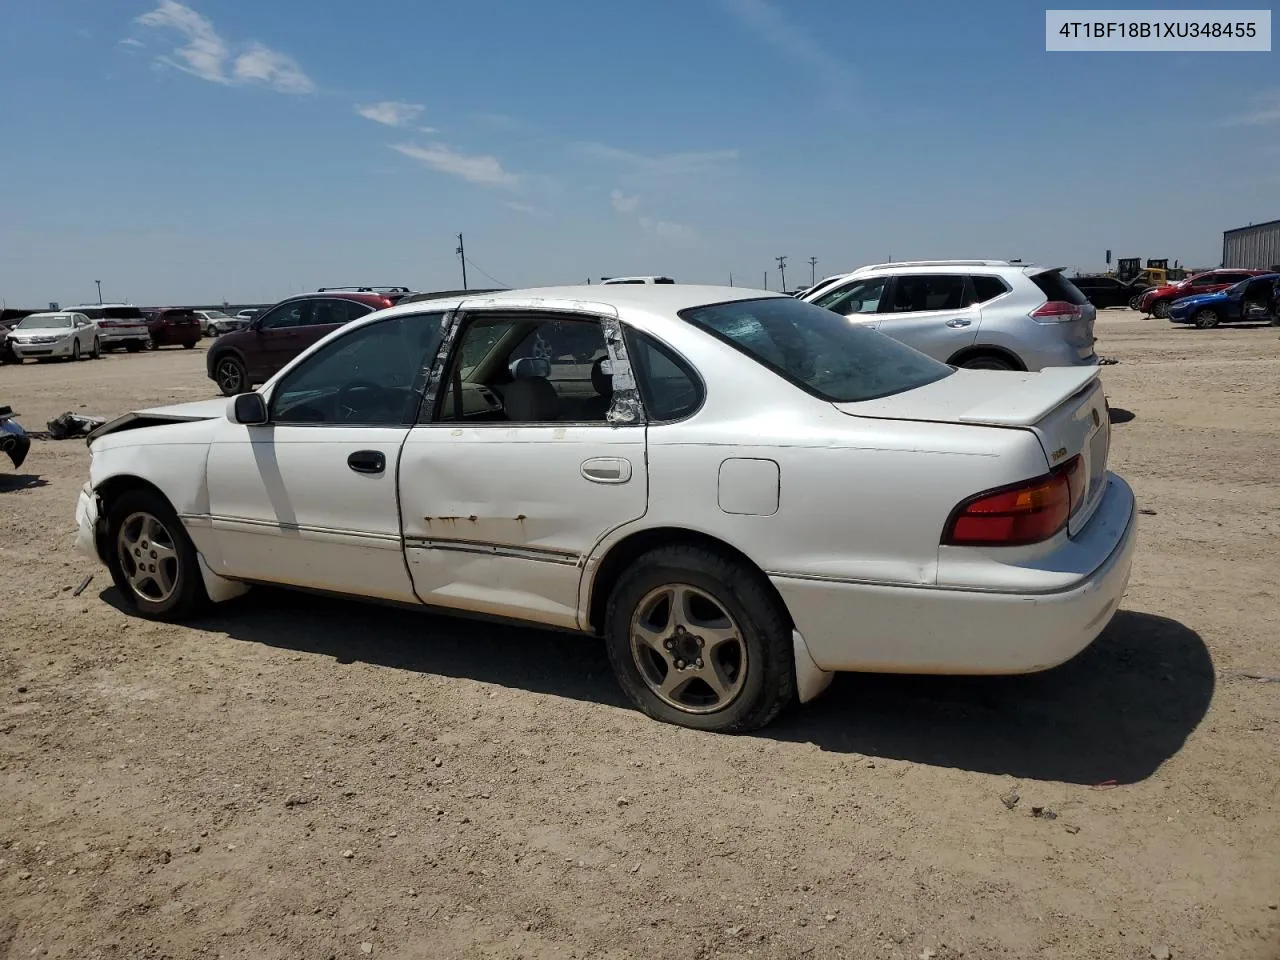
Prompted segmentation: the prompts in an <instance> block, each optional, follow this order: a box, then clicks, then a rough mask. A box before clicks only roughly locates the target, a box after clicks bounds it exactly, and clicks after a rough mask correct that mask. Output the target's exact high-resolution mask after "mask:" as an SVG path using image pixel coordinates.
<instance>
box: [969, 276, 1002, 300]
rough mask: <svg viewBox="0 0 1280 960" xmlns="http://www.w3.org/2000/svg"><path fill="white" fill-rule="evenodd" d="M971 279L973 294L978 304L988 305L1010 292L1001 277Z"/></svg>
mask: <svg viewBox="0 0 1280 960" xmlns="http://www.w3.org/2000/svg"><path fill="white" fill-rule="evenodd" d="M970 279H972V280H973V292H974V295H975V296H976V297H977V302H978V303H986V302H987V301H988V300H994V299H995V298H996V297H999V296H1001V295H1003V294H1006V293H1008V292H1009V288H1008V287H1006V286H1005V285H1004V281H1003V280H1001V279H1000V278H999V277H971V278H970Z"/></svg>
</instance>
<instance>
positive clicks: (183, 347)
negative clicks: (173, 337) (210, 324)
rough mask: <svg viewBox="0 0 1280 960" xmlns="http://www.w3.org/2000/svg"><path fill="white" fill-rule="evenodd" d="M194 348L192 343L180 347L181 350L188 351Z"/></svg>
mask: <svg viewBox="0 0 1280 960" xmlns="http://www.w3.org/2000/svg"><path fill="white" fill-rule="evenodd" d="M194 346H195V343H193V342H189V343H184V344H183V345H182V349H183V350H190V349H192V348H193V347H194Z"/></svg>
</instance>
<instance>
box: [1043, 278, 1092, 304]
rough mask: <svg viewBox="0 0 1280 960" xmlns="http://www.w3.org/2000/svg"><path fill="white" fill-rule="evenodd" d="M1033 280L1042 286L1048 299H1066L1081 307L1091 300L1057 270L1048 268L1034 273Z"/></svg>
mask: <svg viewBox="0 0 1280 960" xmlns="http://www.w3.org/2000/svg"><path fill="white" fill-rule="evenodd" d="M1031 282H1032V283H1034V284H1035V285H1036V286H1037V287H1039V288H1040V292H1041V293H1043V294H1044V295H1045V298H1046V299H1049V300H1065V301H1066V302H1067V303H1074V304H1075V305H1076V306H1080V307H1083V306H1084V305H1085V304H1086V303H1088V302H1089V298H1088V297H1086V296H1085V295H1084V294H1083V293H1081V292H1080V290H1079V288H1078V287H1077V286H1076V285H1075V284H1074V283H1072V282H1071V281H1070V280H1068V279H1067V278H1066V277H1064V276H1063V275H1062V274H1061V273H1060V272H1059V271H1057V270H1046V271H1045V272H1044V273H1037V274H1033V275H1032V277H1031Z"/></svg>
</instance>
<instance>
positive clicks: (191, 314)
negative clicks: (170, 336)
mask: <svg viewBox="0 0 1280 960" xmlns="http://www.w3.org/2000/svg"><path fill="white" fill-rule="evenodd" d="M160 316H162V317H163V318H164V319H166V320H199V319H200V317H199V316H198V315H197V314H196V312H195V311H194V310H163V311H161V313H160Z"/></svg>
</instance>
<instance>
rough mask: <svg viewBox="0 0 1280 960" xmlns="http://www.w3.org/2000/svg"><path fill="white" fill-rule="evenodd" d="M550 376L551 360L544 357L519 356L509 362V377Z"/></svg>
mask: <svg viewBox="0 0 1280 960" xmlns="http://www.w3.org/2000/svg"><path fill="white" fill-rule="evenodd" d="M549 376H551V361H550V360H547V359H546V358H545V357H521V358H520V359H519V360H516V361H514V362H513V363H512V364H511V379H512V380H524V379H527V378H529V377H549Z"/></svg>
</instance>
